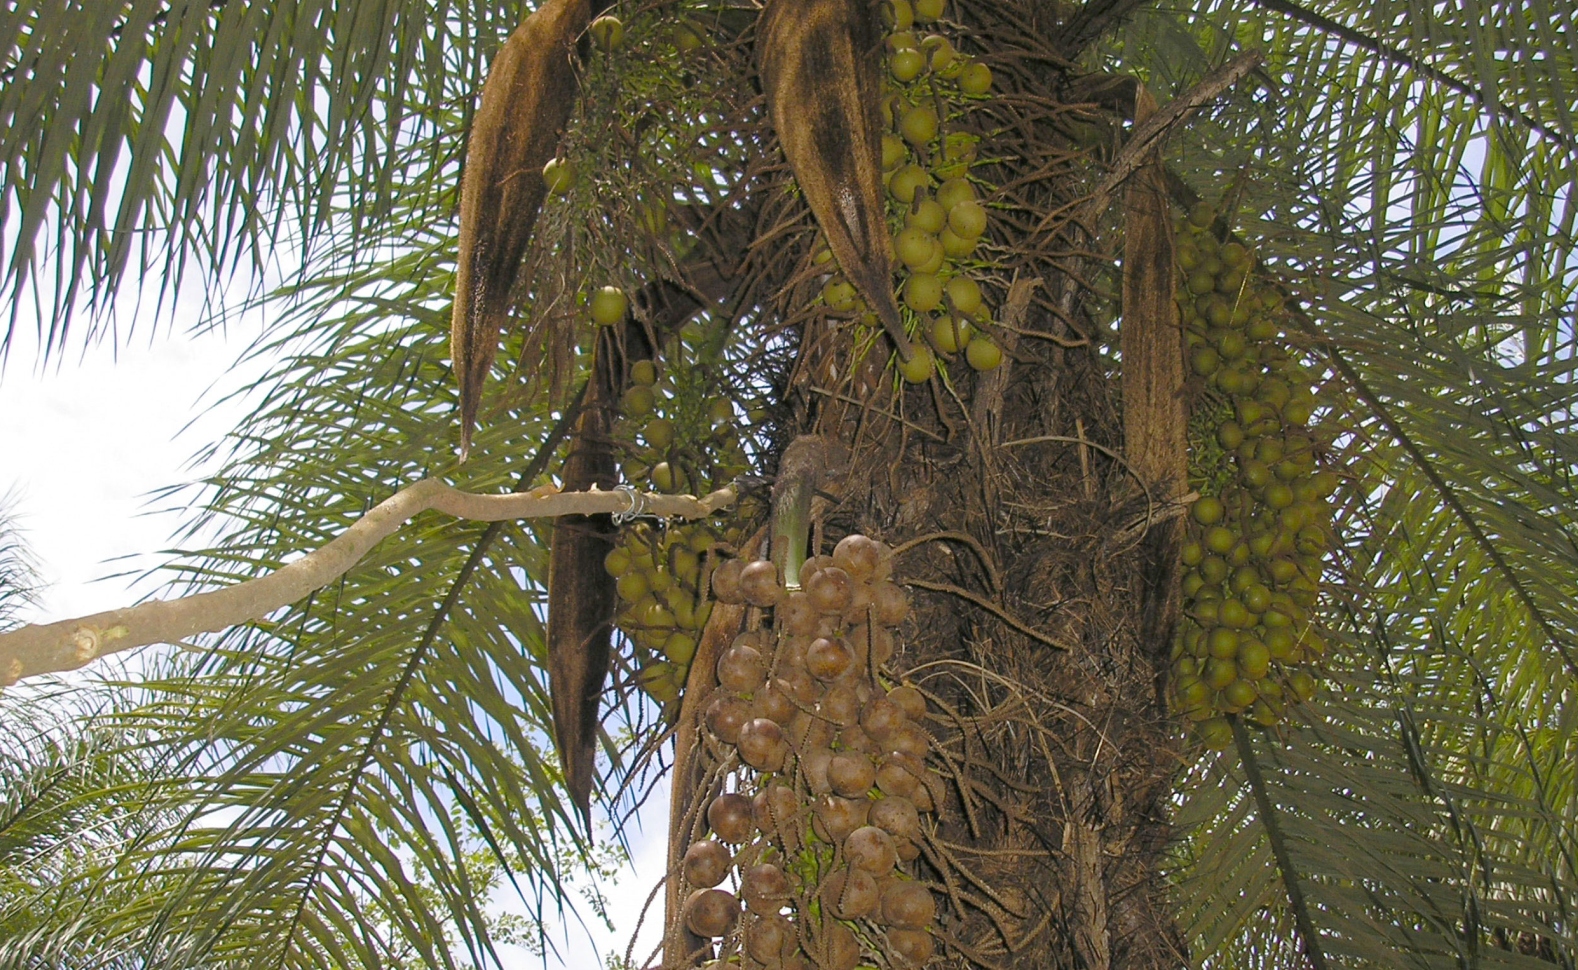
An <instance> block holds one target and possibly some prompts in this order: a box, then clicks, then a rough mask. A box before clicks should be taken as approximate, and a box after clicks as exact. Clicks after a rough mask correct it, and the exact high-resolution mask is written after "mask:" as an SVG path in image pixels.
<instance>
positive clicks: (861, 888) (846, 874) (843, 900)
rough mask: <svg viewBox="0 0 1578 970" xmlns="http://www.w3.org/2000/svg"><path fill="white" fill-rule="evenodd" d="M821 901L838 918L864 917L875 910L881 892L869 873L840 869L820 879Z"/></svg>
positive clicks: (859, 870) (861, 870)
mask: <svg viewBox="0 0 1578 970" xmlns="http://www.w3.org/2000/svg"><path fill="white" fill-rule="evenodd" d="M821 895H822V902H824V903H826V904H827V907H828V910H829V911H830V912H831V913H832V914H833V916H834V917H836V918H838V919H864V918H866V917H867V916H870V915H872V914H873V913H875V912H876V909H877V903H878V902H879V901H880V900H881V899H882V894H881V893H880V891H879V890H878V889H877V881H876V880H875V879H873V878H872V876H871V873H869V872H866V871H865V870H863V869H840V870H839V871H837V872H835V873H833V874H832V875H830V876H828V877H827V878H826V879H824V880H822V893H821Z"/></svg>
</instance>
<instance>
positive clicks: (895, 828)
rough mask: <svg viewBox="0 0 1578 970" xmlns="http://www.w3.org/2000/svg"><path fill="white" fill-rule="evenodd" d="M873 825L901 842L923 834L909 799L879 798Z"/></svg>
mask: <svg viewBox="0 0 1578 970" xmlns="http://www.w3.org/2000/svg"><path fill="white" fill-rule="evenodd" d="M709 819H710V816H709ZM871 824H872V825H875V826H876V827H877V828H879V829H881V830H882V831H884V832H886V833H888V834H889V835H891V836H893V838H895V839H897V840H900V841H906V840H907V841H914V840H915V839H918V838H920V834H921V828H920V813H918V812H917V811H916V810H915V803H914V802H912V801H910V800H909V799H908V798H891V797H890V798H879V799H877V800H876V801H874V802H872V803H871ZM850 831H851V833H853V831H854V830H853V829H851V830H850Z"/></svg>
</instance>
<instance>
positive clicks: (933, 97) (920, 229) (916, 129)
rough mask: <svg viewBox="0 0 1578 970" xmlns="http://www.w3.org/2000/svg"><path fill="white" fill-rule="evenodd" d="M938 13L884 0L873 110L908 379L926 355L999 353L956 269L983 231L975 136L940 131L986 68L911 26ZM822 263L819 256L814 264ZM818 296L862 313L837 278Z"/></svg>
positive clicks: (985, 359) (935, 7)
mask: <svg viewBox="0 0 1578 970" xmlns="http://www.w3.org/2000/svg"><path fill="white" fill-rule="evenodd" d="M944 7H945V5H944V4H943V3H941V2H936V0H916V2H913V3H912V2H911V0H885V2H884V3H883V8H882V9H883V17H884V19H885V21H886V23H887V25H888V33H887V38H886V45H887V52H888V54H887V68H888V74H889V89H888V91H887V92H886V93H885V94H884V95H883V98H882V102H881V106H880V108H881V113H882V121H883V125H884V129H885V130H884V132H883V135H882V172H883V175H882V179H883V185H884V187H885V189H886V191H887V194H888V215H889V222H890V229H891V230H892V238H893V253H892V255H893V260H894V263H895V265H896V267H897V269H898V275H899V276H900V283H899V287H898V292H897V295H898V297H899V303H900V304H901V305H902V306H903V307H904V309H905V311H907V312H906V316H909V317H911V318H912V319H913V321H914V322H915V329H916V330H918V331H919V333H920V334H921V336H922V337H923V338H924V340H925V343H924V344H917V345H916V347H915V350H916V353H915V356H914V357H913V358H912V359H911V360H910V361H909V362H908V363H905V364H901V365H900V366H899V370H900V373H901V374H902V375H903V376H904V378H905V380H907V381H910V382H912V383H919V382H922V381H925V380H927V379H929V378H930V377H931V375H932V372H933V371H934V369H935V354H943V355H948V356H951V355H954V354H957V353H960V352H963V353H964V355H965V360H966V361H967V362H968V363H969V365H970V366H971V367H972V368H974V369H975V370H978V371H986V370H992V369H994V368H996V367H998V366H999V365H1001V364H1002V362H1003V353H1002V349H1001V348H1000V347H998V346H997V344H996V342H995V341H993V340H992V338H991V337H990V336H989V335H987V334H986V333H985V332H984V331H983V330H982V329H981V327H980V324H981V322H982V321H985V320H989V319H990V316H991V313H990V311H989V309H988V308H987V307H986V305H985V303H984V301H983V299H982V293H981V286H980V283H979V282H977V280H976V279H975V278H974V277H972V276H971V275H970V274H969V272H968V271H967V270H966V269H965V268H964V265H965V264H966V263H968V262H970V261H971V260H972V259H974V258H975V253H976V249H977V247H978V246H979V244H980V241H981V239H982V237H983V236H984V235H985V234H986V229H987V225H988V215H987V209H986V207H985V206H984V205H982V204H981V201H980V198H979V193H978V192H977V188H976V183H975V182H974V181H972V180H971V179H970V167H971V165H972V164H973V163H974V162H975V161H976V142H977V138H976V137H975V136H974V135H971V134H969V133H967V132H962V131H959V132H948V131H947V130H946V126H947V122H948V119H949V115H950V109H952V108H955V107H957V106H959V105H961V104H963V103H965V102H968V101H971V100H978V99H980V98H982V97H984V96H986V95H987V94H988V93H989V92H990V91H991V87H992V71H991V68H989V67H987V66H986V65H985V64H982V63H980V62H978V61H975V60H972V59H971V58H970V57H969V56H968V55H965V54H962V53H960V52H959V51H958V50H956V49H955V48H954V46H953V42H952V41H950V40H949V39H948V38H947V37H946V36H944V35H943V34H941V33H936V32H926V33H925V34H924V36H920V35H921V33H922V32H921V31H917V30H916V27H917V25H928V24H937V23H938V21H940V20H941V18H942V15H943V12H944ZM829 257H830V254H828V255H827V256H824V255H823V254H822V253H818V259H819V260H825V259H828V258H829ZM822 296H823V299H824V300H825V302H826V303H827V305H828V306H829V307H831V308H832V309H834V310H838V311H841V312H856V313H859V312H862V311H864V310H865V308H864V307H863V306H862V304H861V301H860V299H859V297H858V296H857V294H856V292H855V288H854V286H853V285H852V284H850V283H849V282H848V281H847V280H845V279H844V278H843V277H841V276H838V275H835V276H833V277H832V278H831V279H829V280H828V282H827V284H826V285H825V286H824V287H823V290H822Z"/></svg>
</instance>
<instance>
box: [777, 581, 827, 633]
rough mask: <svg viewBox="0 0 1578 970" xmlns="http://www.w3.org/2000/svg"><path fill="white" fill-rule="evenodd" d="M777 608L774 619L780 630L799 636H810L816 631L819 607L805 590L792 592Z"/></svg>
mask: <svg viewBox="0 0 1578 970" xmlns="http://www.w3.org/2000/svg"><path fill="white" fill-rule="evenodd" d="M776 610H777V612H776V613H774V615H773V620H774V623H775V624H776V626H777V627H778V630H779V631H780V632H782V633H788V634H790V635H791V636H797V637H808V636H811V635H812V634H813V633H815V632H816V621H817V609H816V607H815V606H814V605H813V604H812V603H811V597H810V596H809V595H807V594H806V593H805V592H803V591H801V592H794V593H790V594H789V595H788V596H786V597H784V601H783V602H782V603H779V604H778V606H777V607H776Z"/></svg>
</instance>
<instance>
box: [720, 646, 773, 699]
mask: <svg viewBox="0 0 1578 970" xmlns="http://www.w3.org/2000/svg"><path fill="white" fill-rule="evenodd" d="M766 680H767V658H766V657H764V656H763V655H762V652H761V651H760V650H757V649H756V647H755V646H753V645H752V644H751V643H749V642H740V641H739V640H738V639H736V642H735V643H734V644H733V645H732V646H730V647H729V649H727V650H725V651H723V655H722V656H720V657H719V658H718V683H719V684H720V685H721V686H722V687H723V688H724V689H726V690H735V691H739V692H740V693H742V694H749V693H751V692H753V691H755V690H756V689H757V688H759V687H761V686H762V684H763V683H764V682H765V681H766Z"/></svg>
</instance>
